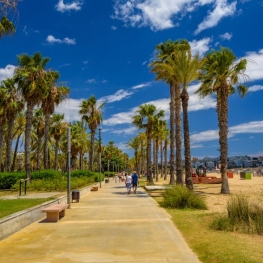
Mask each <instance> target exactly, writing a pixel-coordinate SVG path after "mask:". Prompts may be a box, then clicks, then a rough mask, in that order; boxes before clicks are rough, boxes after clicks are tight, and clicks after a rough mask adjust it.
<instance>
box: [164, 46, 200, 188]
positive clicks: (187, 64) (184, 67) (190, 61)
mask: <svg viewBox="0 0 263 263" xmlns="http://www.w3.org/2000/svg"><path fill="white" fill-rule="evenodd" d="M189 48H190V46H189ZM203 61H204V60H200V59H199V56H198V55H195V56H194V57H192V54H191V50H190V49H188V50H183V49H182V50H179V51H176V52H174V53H173V55H172V56H170V57H168V58H167V60H166V66H167V67H168V68H169V67H170V71H174V72H175V74H176V75H177V78H178V80H179V82H180V84H181V86H182V92H181V96H180V98H181V100H182V108H183V124H184V148H185V174H186V186H187V188H188V189H190V190H193V183H192V175H191V151H190V135H189V121H188V100H189V95H188V92H187V87H188V85H189V84H190V83H191V82H193V81H195V80H196V79H197V78H198V77H199V76H200V68H201V66H202V64H203Z"/></svg>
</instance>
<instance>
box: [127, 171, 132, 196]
mask: <svg viewBox="0 0 263 263" xmlns="http://www.w3.org/2000/svg"><path fill="white" fill-rule="evenodd" d="M125 184H126V187H127V191H128V195H129V194H130V193H131V186H132V177H131V175H130V174H128V175H127V176H126V179H125Z"/></svg>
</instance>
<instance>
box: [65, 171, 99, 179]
mask: <svg viewBox="0 0 263 263" xmlns="http://www.w3.org/2000/svg"><path fill="white" fill-rule="evenodd" d="M70 175H71V177H83V176H85V177H91V176H94V175H95V173H94V172H91V171H89V170H75V171H72V172H71V173H70Z"/></svg>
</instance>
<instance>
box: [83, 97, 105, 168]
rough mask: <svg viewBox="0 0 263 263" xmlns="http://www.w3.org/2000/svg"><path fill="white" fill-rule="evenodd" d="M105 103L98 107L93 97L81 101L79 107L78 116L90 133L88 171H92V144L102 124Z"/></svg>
mask: <svg viewBox="0 0 263 263" xmlns="http://www.w3.org/2000/svg"><path fill="white" fill-rule="evenodd" d="M104 105H105V103H101V104H100V105H98V102H97V100H96V98H95V96H93V95H92V96H91V97H90V98H88V99H86V100H84V101H82V103H81V105H80V110H79V114H81V115H82V120H84V121H86V123H87V124H88V126H89V129H90V131H91V140H90V142H91V144H90V152H89V170H91V171H93V159H94V142H95V133H96V129H97V127H98V126H99V125H100V124H101V122H102V120H103V119H102V112H101V109H102V108H103V106H104Z"/></svg>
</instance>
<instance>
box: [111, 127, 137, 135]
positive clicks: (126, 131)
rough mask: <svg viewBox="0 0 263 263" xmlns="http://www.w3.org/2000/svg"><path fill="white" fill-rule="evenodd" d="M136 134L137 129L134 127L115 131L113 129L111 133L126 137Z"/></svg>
mask: <svg viewBox="0 0 263 263" xmlns="http://www.w3.org/2000/svg"><path fill="white" fill-rule="evenodd" d="M136 132H138V129H137V128H136V127H129V128H121V129H119V130H116V129H114V130H113V131H112V133H115V134H122V135H123V134H127V135H131V134H134V133H136Z"/></svg>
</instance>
